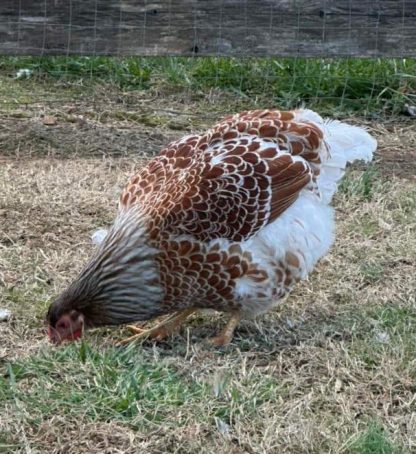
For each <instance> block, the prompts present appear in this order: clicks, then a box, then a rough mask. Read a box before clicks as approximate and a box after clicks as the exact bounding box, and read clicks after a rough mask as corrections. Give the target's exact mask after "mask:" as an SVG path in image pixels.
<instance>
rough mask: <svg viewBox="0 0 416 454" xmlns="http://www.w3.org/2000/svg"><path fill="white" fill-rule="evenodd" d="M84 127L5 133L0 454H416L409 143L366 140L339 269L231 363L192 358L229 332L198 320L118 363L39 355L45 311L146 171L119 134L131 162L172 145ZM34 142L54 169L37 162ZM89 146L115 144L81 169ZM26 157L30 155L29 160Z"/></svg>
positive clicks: (132, 132)
mask: <svg viewBox="0 0 416 454" xmlns="http://www.w3.org/2000/svg"><path fill="white" fill-rule="evenodd" d="M52 114H55V115H58V114H59V112H52ZM68 115H69V114H68ZM71 115H81V113H79V112H78V113H72V114H71ZM82 115H83V118H86V120H85V121H86V123H83V124H82V125H81V129H79V128H80V126H79V125H78V124H77V123H76V122H75V123H74V122H68V121H67V120H65V119H64V115H63V113H62V111H61V113H60V114H59V115H58V118H59V123H60V125H58V126H57V128H55V129H54V128H53V127H48V126H43V125H42V124H41V115H40V114H38V115H36V114H35V113H34V112H31V113H30V115H29V118H26V119H24V120H22V119H18V120H16V121H15V123H14V125H16V124H21V122H22V121H24V124H25V127H24V128H23V129H22V128H21V129H18V133H17V134H15V132H13V133H12V132H11V131H12V129H13V128H12V127H11V125H12V122H13V117H10V116H8V119H7V121H8V122H9V123H7V125H8V126H7V128H8V130H9V133H7V128H6V129H3V134H4V137H6V136H7V138H8V142H7V144H8V149H7V150H4V154H3V157H2V158H0V162H1V167H0V196H1V200H0V221H1V231H0V254H1V255H0V292H1V294H0V306H1V307H7V308H9V309H11V310H12V312H13V314H14V315H13V319H12V320H11V321H10V322H8V323H2V324H0V364H1V365H2V369H3V372H2V373H3V377H2V378H0V400H1V403H0V451H1V450H2V449H3V450H4V451H6V452H8V451H21V452H45V451H48V452H51V453H52V452H53V453H64V452H65V453H72V452H73V453H75V452H76V453H84V452H85V453H94V452H96V453H103V452H108V453H116V452H120V453H121V452H123V453H129V452H131V453H134V452H139V451H145V452H149V453H165V452H181V453H197V452H198V453H213V452H220V453H242V452H245V453H271V452H291V453H306V452H313V453H321V452H334V453H335V452H362V453H367V452H368V453H369V452H374V453H379V452H380V453H381V452H386V453H390V452H412V451H415V450H416V435H415V434H416V420H415V418H414V411H415V397H414V396H415V392H416V388H415V385H414V383H415V379H416V361H415V359H414V352H415V348H416V340H415V339H416V337H415V335H416V307H415V304H416V302H415V290H416V289H415V279H414V260H415V259H414V258H415V256H416V234H415V227H416V219H415V210H416V190H415V180H414V175H415V162H416V161H415V159H414V150H415V147H416V140H415V138H416V133H415V131H414V126H413V128H412V127H411V125H410V124H402V123H400V122H395V123H394V122H391V123H389V124H387V123H372V124H370V127H371V128H372V130H373V132H374V133H375V134H376V135H377V138H378V140H379V142H380V147H379V152H378V154H377V158H376V163H375V165H374V166H373V167H371V170H370V171H368V170H367V171H366V170H365V169H364V168H361V167H356V168H354V169H352V170H350V171H349V172H348V174H347V176H346V178H347V183H345V184H344V185H343V187H342V188H341V192H340V193H339V195H338V197H337V199H336V201H335V204H336V208H337V223H338V235H337V241H336V244H335V246H334V247H333V249H332V251H331V253H330V254H329V256H328V257H326V258H325V259H324V260H322V262H321V263H320V265H319V267H318V268H317V270H316V271H315V273H313V275H312V276H311V277H310V279H309V280H308V281H307V282H304V283H302V284H301V285H299V287H298V288H297V289H296V291H295V292H294V293H293V295H292V296H291V297H290V298H289V299H287V300H286V301H285V302H284V304H282V306H281V308H280V310H279V311H276V312H274V313H270V314H268V315H266V316H264V317H261V318H260V319H259V320H257V321H255V322H245V323H243V324H242V325H241V327H240V329H239V330H238V332H237V335H236V338H235V340H234V342H233V343H232V345H231V346H230V347H228V348H226V349H224V350H216V349H213V348H209V347H207V346H206V345H204V344H203V343H202V342H201V341H202V340H203V339H204V338H205V337H206V336H207V335H208V334H211V333H213V332H215V330H216V329H217V328H218V326H219V324H220V323H221V319H220V318H219V317H213V316H212V317H208V316H207V317H198V318H195V319H193V320H192V321H191V322H190V323H189V324H188V325H187V327H186V328H185V329H184V330H183V331H182V333H181V335H178V336H176V337H175V338H174V339H172V340H171V341H169V342H166V343H163V344H160V345H155V346H154V345H152V344H144V345H142V346H137V345H136V346H132V347H129V348H127V350H123V349H119V350H117V349H115V348H114V347H113V346H112V345H113V343H114V340H115V339H117V338H118V337H119V336H120V330H118V329H114V330H96V331H94V332H92V333H90V334H89V335H88V336H87V342H88V343H87V344H80V345H78V344H76V345H72V346H66V347H63V348H60V349H55V348H53V347H51V346H50V345H48V343H47V341H46V340H45V338H44V333H43V328H42V319H43V315H44V311H45V309H46V307H47V306H48V304H49V301H50V299H51V298H53V296H54V295H55V294H56V293H57V292H58V291H59V290H60V289H62V287H63V286H64V285H65V283H67V282H68V281H69V280H70V279H71V278H72V277H74V275H75V274H76V273H77V270H78V269H79V268H80V266H81V264H82V263H83V262H84V261H85V260H86V258H87V257H88V255H89V253H90V252H91V249H92V246H91V244H90V240H89V234H90V233H91V232H93V231H94V230H95V229H96V228H97V227H101V226H105V225H108V224H109V223H110V222H111V220H112V218H113V216H114V213H115V206H116V199H117V196H118V194H119V192H120V189H121V187H122V185H123V184H124V182H125V181H126V178H127V176H128V175H130V174H131V173H132V172H133V170H134V169H135V168H137V167H138V166H139V165H141V163H142V159H143V154H140V153H137V154H136V155H134V154H130V155H129V156H121V157H120V156H119V157H114V156H112V153H111V151H112V150H113V148H112V144H115V143H116V142H117V140H118V139H117V135H116V132H117V131H125V134H126V137H127V136H129V137H130V139H131V138H133V139H134V140H133V139H132V141H131V142H129V144H131V143H134V144H135V145H134V146H135V148H134V149H133V150H132V151H133V152H136V151H139V150H144V151H148V150H149V149H150V148H151V149H152V150H153V149H154V148H153V147H154V146H156V145H159V142H162V140H163V139H166V138H168V137H170V136H171V135H176V136H180V135H181V132H177V133H172V130H169V128H168V127H167V126H166V125H164V127H163V128H162V129H161V131H159V132H158V134H160V135H159V136H157V137H156V136H153V137H156V138H154V139H149V138H148V137H149V136H148V135H146V134H152V132H151V129H152V128H153V129H155V128H154V127H152V126H148V127H144V126H143V127H142V125H141V123H140V122H138V121H137V119H136V118H133V119H132V117H129V118H127V117H128V116H127V115H126V118H124V119H123V120H120V121H121V123H122V124H120V123H117V122H116V121H115V122H114V123H113V124H112V126H111V128H112V129H111V131H110V133H108V131H107V132H105V129H106V128H108V125H107V123H100V122H97V120H96V119H95V118H89V117H88V115H87V114H86V113H85V112H84V114H82ZM355 121H359V120H355ZM61 122H62V124H61ZM187 127H188V126H184V130H186V128H187ZM31 128H32V129H31ZM59 128H61V129H59ZM82 128H84V129H82ZM146 128H148V129H146ZM14 131H15V130H14ZM19 131H20V132H19ZM33 131H35V132H33ZM71 131H72V132H71ZM80 131H81V132H80ZM83 131H84V132H85V131H88V132H86V133H85V134H86V135H84V136H83ZM97 131H98V132H97ZM126 131H127V132H126ZM169 131H170V132H169ZM58 133H59V134H63V136H64V137H65V144H66V145H65V146H71V144H72V147H73V149H74V151H75V152H76V153H74V154H73V155H72V158H71V159H61V158H60V153H59V143H60V141H59V137H60V136H59V134H58ZM145 133H146V134H145ZM31 134H34V135H33V136H31ZM42 134H43V135H46V136H47V138H46V139H45V141H46V142H47V143H48V146H47V147H46V148H44V150H43V155H44V154H45V153H46V154H48V155H49V156H48V157H45V156H43V157H40V158H39V157H36V153H35V150H36V148H37V146H38V142H39V137H40V136H42ZM71 134H72V135H71ZM88 134H90V135H88ZM95 134H97V136H99V137H101V136H105V137H107V139H108V140H107V141H106V142H105V147H107V149H106V150H102V147H103V144H98V145H97V143H96V144H95V145H97V150H98V151H100V150H102V151H106V153H105V156H104V153H103V157H101V158H100V157H97V156H96V157H86V156H82V154H81V153H80V152H79V150H82V141H81V140H86V139H85V137H90V139H88V140H89V143H90V144H92V145H93V144H94V143H93V138H94V137H96V135H95ZM120 134H121V135H122V133H120ZM153 134H156V133H155V132H154V131H153ZM52 136H53V137H54V139H53V140H52V139H50V138H51V137H52ZM19 137H20V139H19ZM82 137H84V139H82ZM119 137H120V136H119ZM34 138H35V140H34ZM57 138H58V139H57ZM130 139H129V140H130ZM123 140H124V139H123ZM149 140H150V142H149ZM152 140H153V141H154V142H152ZM80 141H81V142H80ZM146 141H147V142H146ZM28 143H30V148H31V150H33V152H31V153H25V152H24V150H23V149H22V144H24V145H25V147H26V149H25V150H26V151H27V147H28ZM122 144H123V145H122V147H121V148H124V146H125V142H122ZM92 145H91V146H92ZM146 147H148V148H146ZM115 150H116V154H117V150H118V148H117V146H116V147H115ZM29 155H31V156H29ZM134 156H135V157H134ZM137 377H139V378H137ZM132 380H133V381H134V380H139V383H140V385H137V386H138V387H137V389H136V388H134V390H135V391H134V392H133V391H131V389H132V386H133V385H132V384H131V381H132ZM140 380H141V381H140ZM135 383H136V382H135ZM131 393H133V394H131ZM132 396H133V397H132ZM123 399H124V400H123ZM126 399H127V400H126ZM371 443H373V444H371ZM363 446H364V447H363ZM369 446H370V448H371V446H376V448H374V449H375V450H369V449H370V448H369ZM377 449H378V450H377ZM382 449H384V450H382Z"/></svg>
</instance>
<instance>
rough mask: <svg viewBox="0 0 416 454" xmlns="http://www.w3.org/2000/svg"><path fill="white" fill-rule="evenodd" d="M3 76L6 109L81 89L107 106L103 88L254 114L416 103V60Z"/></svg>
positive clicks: (87, 60) (98, 65)
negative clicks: (207, 100)
mask: <svg viewBox="0 0 416 454" xmlns="http://www.w3.org/2000/svg"><path fill="white" fill-rule="evenodd" d="M0 74H1V77H2V79H3V86H4V92H3V93H2V98H3V100H2V108H3V109H5V108H7V105H14V106H16V105H19V104H21V106H22V107H24V106H28V105H30V104H39V103H46V104H48V103H49V104H54V103H62V102H70V101H75V100H76V98H77V95H82V87H84V89H85V90H84V94H86V93H89V96H90V102H91V103H92V104H95V105H96V104H100V102H107V101H106V100H103V98H102V96H96V97H94V91H93V90H91V88H92V87H99V86H101V87H107V89H108V90H111V89H114V90H116V91H117V92H118V93H121V94H123V93H124V94H126V93H139V92H140V93H143V94H146V92H147V93H148V94H150V93H152V94H153V96H154V95H157V94H159V95H160V96H164V95H165V94H166V93H172V92H176V93H177V94H178V96H179V95H180V97H181V99H185V100H186V99H187V98H188V99H191V98H194V97H195V96H197V95H198V94H199V95H201V96H203V95H208V94H209V93H212V92H213V91H217V92H222V93H224V96H225V97H227V99H229V100H230V99H231V100H232V101H233V102H236V103H237V104H241V105H244V106H247V107H248V108H251V107H253V108H254V107H259V106H264V105H276V106H279V107H280V108H295V107H298V106H299V105H302V104H306V105H308V106H311V107H313V108H316V109H318V110H320V111H322V112H323V113H327V112H329V113H332V114H334V115H342V114H350V113H355V114H358V115H361V116H374V115H378V116H379V115H398V114H401V113H406V112H407V110H406V109H408V108H409V107H410V106H412V105H414V104H415V103H416V60H415V59H355V58H348V59H316V58H314V59H307V58H299V57H298V58H271V57H268V58H227V57H211V58H192V57H189V58H186V57H152V58H139V57H130V58H117V57H2V58H0ZM34 84H35V85H37V86H38V87H39V86H40V87H43V90H40V91H38V92H36V91H33V92H31V91H30V87H31V86H33V85H34ZM6 86H13V87H14V88H15V90H13V89H12V90H9V89H6ZM48 88H49V91H48V93H47V94H45V90H48ZM87 88H88V90H87ZM222 110H223V106H221V107H220V109H219V111H222Z"/></svg>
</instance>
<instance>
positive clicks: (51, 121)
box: [43, 115, 56, 126]
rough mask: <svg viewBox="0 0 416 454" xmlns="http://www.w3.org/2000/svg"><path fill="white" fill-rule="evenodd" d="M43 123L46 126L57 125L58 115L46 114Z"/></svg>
mask: <svg viewBox="0 0 416 454" xmlns="http://www.w3.org/2000/svg"><path fill="white" fill-rule="evenodd" d="M43 124H44V125H46V126H54V125H56V117H54V116H53V115H45V116H44V117H43Z"/></svg>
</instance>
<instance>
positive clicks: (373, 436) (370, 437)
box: [346, 423, 405, 454]
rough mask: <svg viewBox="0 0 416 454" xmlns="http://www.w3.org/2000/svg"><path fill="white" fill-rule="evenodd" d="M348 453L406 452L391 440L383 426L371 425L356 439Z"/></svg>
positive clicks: (396, 453)
mask: <svg viewBox="0 0 416 454" xmlns="http://www.w3.org/2000/svg"><path fill="white" fill-rule="evenodd" d="M346 452H347V453H348V454H399V453H404V452H405V451H404V450H403V449H402V448H401V447H399V446H397V445H395V444H394V443H393V442H392V441H391V440H390V438H389V435H388V434H387V433H386V431H385V430H384V428H383V427H382V426H380V425H378V424H376V423H371V424H369V426H368V428H367V430H366V431H364V432H362V433H360V434H359V435H358V436H357V437H355V438H354V440H353V441H352V442H351V443H350V444H349V446H348V448H347V450H346Z"/></svg>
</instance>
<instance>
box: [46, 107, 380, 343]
mask: <svg viewBox="0 0 416 454" xmlns="http://www.w3.org/2000/svg"><path fill="white" fill-rule="evenodd" d="M376 146H377V144H376V141H375V140H374V139H373V138H372V137H371V136H370V135H369V134H368V133H367V132H366V131H365V130H364V129H362V128H359V127H356V126H350V125H347V124H344V123H341V122H338V121H331V120H323V119H322V118H321V117H320V116H319V115H318V114H316V113H314V112H312V111H310V110H306V109H300V110H295V111H290V112H283V111H278V110H256V111H250V112H242V113H240V114H237V115H234V116H230V117H227V118H225V119H224V120H223V121H221V122H220V123H219V124H217V125H216V126H214V127H213V128H212V129H211V130H209V131H208V132H206V133H204V134H202V135H190V136H186V137H184V138H182V139H181V140H179V141H177V142H173V143H171V144H169V145H168V146H167V147H166V148H165V149H163V150H162V151H161V153H160V154H159V155H158V156H157V157H156V158H154V159H152V160H151V161H150V162H149V163H148V164H147V165H146V166H145V167H143V168H142V169H140V170H139V171H138V173H137V174H136V175H134V176H133V177H132V178H131V179H130V181H129V182H128V184H127V186H126V187H125V189H124V191H123V193H122V195H121V199H120V203H119V210H118V215H117V217H116V219H115V222H114V224H113V226H112V227H111V228H110V230H109V231H108V233H107V234H106V235H105V234H104V235H103V234H102V232H101V234H100V235H98V237H99V238H98V241H101V244H100V245H99V247H98V248H97V250H96V252H95V253H94V255H93V257H92V258H91V260H90V261H89V263H88V264H87V265H86V266H85V268H84V269H83V270H82V271H81V273H80V274H79V276H78V277H77V278H76V279H75V281H74V282H72V283H71V284H70V286H69V287H68V288H67V289H66V290H65V291H64V292H63V293H62V294H61V295H60V296H59V297H58V298H57V299H56V300H55V301H54V302H53V303H52V304H51V306H50V308H49V311H48V314H47V322H48V324H49V335H50V338H51V340H52V341H53V342H55V343H60V342H61V341H63V340H74V339H77V338H79V337H80V336H81V335H82V332H83V330H84V328H88V327H96V326H103V325H120V324H126V323H130V324H131V323H136V322H144V321H148V320H152V319H155V318H157V317H159V316H167V318H165V319H164V320H163V321H162V322H161V323H159V324H158V325H157V326H155V327H153V328H151V329H148V330H143V329H142V328H140V327H137V326H135V325H133V326H130V329H131V330H132V331H133V332H134V333H135V335H134V336H133V337H132V338H129V339H128V340H127V341H129V340H131V339H135V338H137V337H140V336H143V335H146V336H150V337H153V338H156V339H162V338H164V337H166V336H168V335H170V334H171V333H173V332H174V330H175V329H177V328H178V327H179V325H180V324H181V323H182V322H183V321H184V320H186V318H187V317H188V316H189V315H191V314H192V313H194V312H195V311H198V310H200V309H214V310H216V311H220V312H224V313H228V314H230V319H229V322H228V324H227V326H226V327H225V328H224V330H223V331H222V332H221V333H219V335H218V336H216V337H215V338H213V339H212V340H211V341H212V342H213V343H214V344H216V345H226V344H228V343H229V342H230V341H231V339H232V337H233V333H234V329H235V328H236V326H237V325H238V323H239V321H240V319H242V318H252V317H255V316H256V315H258V314H261V313H263V312H265V311H268V310H270V309H272V308H273V307H275V306H276V305H277V304H278V302H279V301H280V300H281V299H282V298H283V297H284V296H286V295H287V294H288V293H289V292H290V291H291V289H292V288H293V286H294V285H295V284H296V283H297V282H298V281H300V280H302V279H304V278H305V277H306V276H307V275H308V273H310V272H311V271H312V269H313V267H314V266H315V264H316V263H317V261H318V260H319V259H320V258H321V257H322V256H324V255H325V254H326V253H327V251H328V249H329V248H330V246H331V244H332V243H333V240H334V219H333V208H332V207H331V206H330V202H331V199H332V196H333V194H334V193H335V191H336V189H337V182H338V181H339V180H340V179H341V177H342V175H343V173H344V169H345V166H346V164H347V162H352V161H354V160H356V159H363V160H365V161H369V160H371V158H372V155H373V152H374V151H375V149H376Z"/></svg>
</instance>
